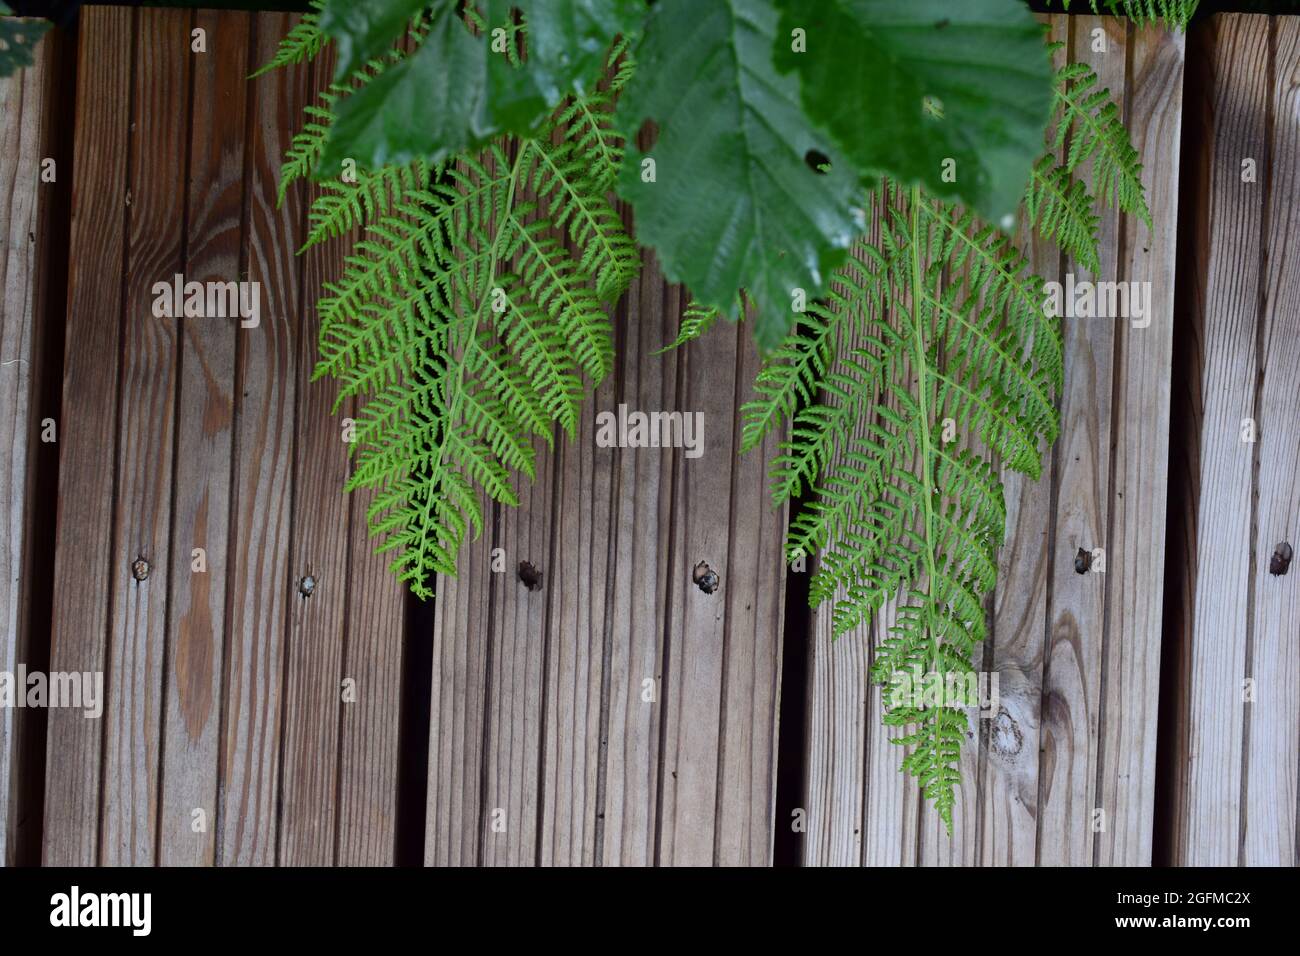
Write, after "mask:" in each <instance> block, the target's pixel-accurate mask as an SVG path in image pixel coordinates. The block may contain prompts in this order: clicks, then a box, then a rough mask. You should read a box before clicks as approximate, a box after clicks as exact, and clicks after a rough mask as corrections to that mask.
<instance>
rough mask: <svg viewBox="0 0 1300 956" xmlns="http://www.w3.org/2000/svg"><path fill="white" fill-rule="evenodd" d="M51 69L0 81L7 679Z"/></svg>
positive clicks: (17, 753) (23, 556) (21, 529)
mask: <svg viewBox="0 0 1300 956" xmlns="http://www.w3.org/2000/svg"><path fill="white" fill-rule="evenodd" d="M56 67H57V62H56V60H55V57H54V55H53V54H52V53H51V50H50V43H49V42H46V43H42V44H41V45H40V46H38V47H37V48H36V51H35V58H34V62H33V64H32V65H31V66H29V67H26V68H25V69H23V70H20V71H18V72H17V73H15V74H13V75H12V76H8V77H5V78H3V79H0V455H2V456H3V458H4V465H3V467H0V542H3V543H0V672H5V673H9V674H12V673H14V672H15V671H16V670H17V668H18V665H19V664H30V663H31V662H32V659H31V656H30V651H31V648H32V643H33V638H34V637H35V636H36V635H34V634H32V633H29V628H28V626H27V623H26V621H27V616H28V615H27V611H28V607H27V604H28V601H29V600H30V598H29V587H30V580H31V577H32V575H33V567H34V564H33V555H32V549H33V546H34V541H33V534H34V531H35V529H34V528H33V526H32V524H33V523H32V514H33V511H34V502H35V500H36V496H38V495H44V494H48V490H47V489H42V488H38V487H35V486H34V483H33V476H34V468H32V467H31V463H32V462H34V460H35V457H36V451H35V443H36V442H38V441H40V437H39V435H40V419H41V418H42V417H43V416H42V413H41V410H40V408H39V382H38V377H39V367H40V365H41V362H42V356H43V351H42V348H41V345H42V329H41V327H40V321H39V317H40V316H41V315H42V314H43V312H44V308H45V303H46V298H47V296H49V295H52V294H55V291H56V290H52V289H50V290H47V288H46V281H47V275H48V269H49V265H48V264H49V261H50V259H51V257H52V256H54V255H56V254H57V250H56V249H55V247H54V238H53V234H52V233H53V230H52V227H51V222H50V200H49V199H48V197H46V196H45V195H43V190H50V189H57V188H59V187H58V185H57V184H56V183H42V182H41V163H42V160H43V158H45V157H47V156H49V155H50V154H51V151H52V147H51V135H50V128H49V124H50V122H51V117H52V114H53V112H54V108H53V107H54V104H53V103H52V102H51V97H50V92H51V91H50V89H49V87H50V74H51V73H52V72H53V70H54V69H55V68H56ZM65 188H66V183H65ZM59 294H61V290H60V293H59ZM16 692H17V693H26V688H21V689H16ZM31 719H32V717H31V715H30V714H29V713H28V712H26V711H22V710H18V709H16V708H14V707H5V708H3V709H0V866H12V865H14V863H15V862H16V861H17V860H18V859H19V849H18V846H19V843H20V842H21V839H20V831H21V830H23V829H25V828H32V827H38V826H39V821H38V820H29V819H28V818H29V817H39V809H40V808H39V806H37V807H28V806H25V805H24V795H23V790H24V781H25V778H26V777H27V775H28V774H29V773H30V772H31V771H29V770H27V767H26V759H25V758H26V756H27V755H26V754H25V752H24V747H23V741H24V738H25V736H26V734H25V730H26V727H27V725H28V724H29V722H30V720H31ZM33 811H34V812H33Z"/></svg>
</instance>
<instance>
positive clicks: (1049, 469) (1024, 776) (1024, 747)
mask: <svg viewBox="0 0 1300 956" xmlns="http://www.w3.org/2000/svg"><path fill="white" fill-rule="evenodd" d="M1044 19H1045V20H1046V21H1047V22H1048V23H1049V37H1050V39H1051V40H1053V41H1061V42H1065V43H1066V44H1067V46H1066V47H1065V48H1062V49H1061V50H1058V51H1057V53H1056V55H1055V57H1054V59H1053V64H1054V66H1055V67H1058V68H1059V67H1060V66H1061V65H1062V64H1063V63H1064V62H1065V58H1066V54H1067V52H1068V50H1069V46H1068V43H1069V39H1070V37H1069V23H1070V21H1069V20H1067V19H1066V18H1064V17H1046V18H1044ZM1019 236H1020V240H1021V248H1022V249H1023V250H1024V251H1025V254H1026V256H1027V257H1028V259H1029V265H1030V268H1031V269H1033V271H1034V272H1035V273H1036V274H1038V275H1040V276H1042V277H1043V279H1044V280H1046V281H1049V282H1050V281H1061V280H1062V279H1063V278H1064V275H1063V271H1062V262H1061V252H1060V249H1059V248H1058V247H1057V246H1056V244H1055V243H1054V242H1052V241H1051V240H1048V239H1044V238H1043V237H1042V236H1040V235H1038V234H1037V233H1034V232H1032V231H1031V230H1029V229H1028V227H1027V225H1026V224H1025V223H1024V222H1023V215H1022V222H1021V225H1020V231H1019ZM1058 405H1059V400H1058ZM1056 472H1057V454H1056V452H1055V451H1052V452H1050V453H1048V454H1046V455H1044V456H1043V470H1042V474H1041V476H1040V477H1039V479H1038V480H1037V481H1034V480H1033V479H1031V478H1029V477H1027V476H1025V475H1022V474H1020V473H1019V472H1016V471H1013V470H1012V469H1010V468H1006V467H1003V468H1002V484H1003V493H1004V495H1005V500H1006V504H1007V531H1006V541H1005V543H1004V544H1003V546H1002V550H1001V552H1000V553H999V555H998V587H997V590H996V592H995V594H994V598H993V610H992V615H991V627H992V653H991V655H990V657H989V658H988V659H987V660H986V664H985V669H986V670H988V671H989V672H990V677H993V676H996V677H997V680H998V696H999V707H998V712H997V713H996V714H994V715H992V717H991V719H989V720H987V721H985V722H983V724H982V725H981V726H980V728H979V733H978V737H979V741H980V749H981V753H980V773H981V779H980V782H979V793H980V801H981V824H980V825H981V830H980V835H979V850H980V857H979V862H980V863H981V864H982V865H985V866H1032V865H1033V864H1034V862H1035V859H1036V856H1037V852H1038V819H1039V799H1038V788H1039V780H1040V774H1041V771H1040V767H1039V763H1040V754H1039V748H1040V740H1041V726H1042V700H1043V654H1044V648H1045V646H1046V639H1047V620H1048V618H1047V595H1048V588H1049V581H1050V580H1051V577H1052V574H1053V573H1054V572H1056V571H1058V570H1059V571H1060V572H1064V573H1069V572H1070V571H1071V569H1072V561H1071V560H1070V559H1069V556H1068V555H1067V556H1066V557H1065V558H1064V559H1063V558H1062V556H1061V554H1058V549H1057V548H1055V547H1054V545H1053V539H1052V536H1051V532H1052V516H1053V514H1054V511H1055V507H1054V502H1053V499H1052V488H1053V486H1054V485H1055V484H1056ZM1063 560H1064V562H1065V563H1062V561H1063Z"/></svg>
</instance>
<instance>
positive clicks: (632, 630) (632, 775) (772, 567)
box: [426, 265, 784, 865]
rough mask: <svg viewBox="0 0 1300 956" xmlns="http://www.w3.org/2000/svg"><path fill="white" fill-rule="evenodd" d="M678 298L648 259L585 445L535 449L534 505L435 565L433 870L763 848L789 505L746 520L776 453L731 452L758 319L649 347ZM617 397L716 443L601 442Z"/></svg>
mask: <svg viewBox="0 0 1300 956" xmlns="http://www.w3.org/2000/svg"><path fill="white" fill-rule="evenodd" d="M681 306H682V299H681V293H680V290H677V289H670V288H668V287H666V286H665V284H664V281H663V278H662V276H661V275H660V274H659V273H658V270H657V269H656V268H654V266H653V265H647V268H646V271H645V273H644V274H643V275H642V276H641V278H640V279H639V280H638V282H637V283H635V284H634V287H633V289H632V290H631V291H630V292H629V294H628V296H627V297H626V298H625V299H624V300H623V302H622V303H621V304H620V306H619V308H618V310H617V311H616V323H617V331H616V335H617V338H618V341H619V346H620V347H619V352H618V354H619V356H620V358H619V361H620V365H619V369H618V373H617V376H616V378H615V380H614V381H613V382H610V383H606V384H605V385H603V386H602V387H601V389H600V391H599V392H598V393H597V397H596V399H595V400H594V401H593V402H589V403H588V405H587V407H586V408H585V409H584V413H583V418H582V421H581V424H580V427H579V430H578V434H579V441H580V442H582V444H580V445H575V444H572V443H568V440H567V438H566V439H563V441H562V442H561V450H560V451H559V452H558V453H551V452H546V451H543V453H542V454H541V455H540V456H539V460H538V463H539V467H538V478H537V481H536V482H535V483H534V484H532V485H524V486H522V487H521V489H520V497H521V506H520V507H519V508H518V509H505V508H497V509H493V514H492V517H491V520H490V522H489V523H488V526H487V528H486V529H485V532H484V537H483V539H482V540H481V541H480V542H477V543H475V544H473V545H471V546H470V547H469V548H467V549H466V552H465V554H463V555H462V557H461V562H460V569H461V570H460V574H459V576H458V577H457V578H456V579H454V580H444V579H439V582H438V598H437V601H438V609H437V612H436V614H435V618H436V623H435V635H434V639H435V663H434V689H433V706H432V715H431V716H432V720H433V722H434V723H433V729H432V732H431V741H430V766H429V778H430V784H429V808H428V833H427V840H426V861H427V862H429V863H454V862H482V863H485V864H499V863H506V864H520V863H533V862H541V863H544V864H553V863H593V862H600V863H605V864H610V865H613V864H629V865H646V864H653V863H656V862H662V863H665V864H668V863H678V864H680V863H704V864H709V863H713V862H715V861H724V862H767V861H769V860H770V857H771V842H772V829H771V816H772V808H773V801H774V796H775V742H776V740H775V726H776V707H777V694H778V687H777V680H778V670H777V669H778V667H779V656H778V654H779V652H778V643H779V637H778V635H779V627H780V618H781V609H782V604H781V602H782V597H783V590H784V587H783V576H784V572H783V563H782V558H781V552H780V547H781V534H780V533H779V532H780V530H783V528H784V517H783V514H782V513H780V512H774V513H771V514H766V513H763V512H760V513H759V514H758V515H755V516H754V517H753V518H747V519H745V520H741V519H739V518H735V519H734V523H733V516H732V512H731V508H730V505H731V502H733V501H735V500H753V501H756V502H757V501H758V500H759V496H760V495H761V494H762V492H763V489H762V485H763V467H764V463H765V459H761V458H759V457H758V456H757V455H756V457H755V460H754V461H753V462H746V463H745V465H744V466H743V467H744V470H743V471H735V472H733V466H732V462H733V460H734V458H735V453H736V452H737V448H736V447H735V445H736V441H737V435H738V433H737V432H736V427H737V425H736V423H737V421H738V405H737V400H738V399H739V400H742V401H743V400H744V397H745V395H746V386H745V384H744V383H743V382H742V381H741V378H744V377H746V376H748V377H749V378H752V374H753V373H754V372H755V371H756V368H757V365H756V363H757V355H756V353H755V354H750V353H751V351H752V345H751V344H750V342H749V338H748V331H747V330H746V329H743V328H737V327H735V326H730V325H725V326H719V327H718V328H716V329H714V330H713V332H711V333H710V339H711V341H710V342H708V343H705V345H703V346H700V347H698V350H697V351H695V352H692V353H691V355H692V356H694V368H691V361H692V360H691V359H690V358H684V357H683V356H685V355H686V353H673V354H670V355H668V356H656V355H653V354H652V353H653V351H654V350H655V349H656V348H658V347H659V346H660V345H662V344H663V343H664V342H666V341H670V340H671V338H672V337H673V335H674V334H675V331H676V326H677V322H678V316H679V314H680V309H681ZM710 346H711V348H710ZM742 350H743V351H742ZM679 381H680V383H681V384H680V385H679V384H678V382H679ZM679 390H680V391H679ZM679 394H681V395H690V396H692V397H691V398H689V399H681V400H679V399H678V398H677V396H678V395H679ZM620 404H622V405H626V406H627V408H628V409H629V411H635V410H642V411H673V410H680V411H683V412H692V411H701V412H703V416H704V423H705V436H704V437H705V454H704V455H703V456H702V457H701V458H698V459H697V458H689V459H688V458H686V456H685V453H684V450H682V449H671V450H669V449H609V448H603V447H597V446H596V444H595V438H596V428H595V417H596V415H597V414H598V413H604V412H608V413H611V414H614V415H617V414H618V406H619V405H620ZM768 450H769V451H770V450H771V449H768ZM724 466H725V467H724ZM738 467H739V466H738ZM710 483H712V484H710ZM570 503H571V506H570ZM768 510H769V511H770V509H768ZM495 548H500V549H502V550H501V554H502V556H503V557H502V558H501V561H503V562H504V568H505V570H504V573H493V572H492V570H491V569H492V550H493V549H495ZM697 552H698V553H697ZM700 560H705V561H707V562H708V563H709V564H710V565H711V566H712V567H713V568H714V569H715V570H716V571H717V572H718V574H719V575H720V576H721V578H722V582H723V586H722V588H721V589H720V590H719V591H717V592H715V593H713V594H706V593H705V592H704V591H702V590H701V589H699V588H698V587H696V586H695V584H694V583H693V581H692V570H693V568H694V566H695V564H696V563H697V562H698V561H700ZM521 561H528V562H529V563H531V564H533V565H534V566H535V567H537V568H538V569H539V570H541V572H542V575H543V577H542V587H541V589H540V590H539V591H529V590H528V589H527V588H526V587H525V586H524V585H523V584H522V583H521V582H520V581H519V579H518V572H517V569H518V565H519V562H521ZM733 564H735V565H736V566H737V567H755V568H757V569H758V570H757V573H751V572H748V571H737V572H736V574H735V575H734V576H733V575H729V574H728V568H729V567H730V566H732V565H733ZM498 566H500V563H499V564H498ZM747 577H748V580H746V578H747ZM733 578H734V580H733ZM733 591H734V593H733ZM692 595H694V597H693V596H692ZM665 639H666V640H667V642H668V646H667V648H665V643H664V642H665ZM665 659H666V660H667V664H666V665H665ZM665 720H666V721H668V723H667V724H664V723H663V721H665ZM661 747H662V748H663V756H662V758H661V756H660V749H661ZM661 793H662V795H663V796H662V804H661V803H660V794H661ZM494 824H496V825H497V826H495V827H494ZM498 827H499V828H500V829H498Z"/></svg>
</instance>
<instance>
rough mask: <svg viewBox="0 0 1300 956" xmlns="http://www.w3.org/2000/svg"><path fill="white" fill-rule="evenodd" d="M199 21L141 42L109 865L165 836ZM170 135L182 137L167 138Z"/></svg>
mask: <svg viewBox="0 0 1300 956" xmlns="http://www.w3.org/2000/svg"><path fill="white" fill-rule="evenodd" d="M189 23H190V17H189V15H188V14H187V13H184V12H181V11H153V10H150V11H143V12H141V13H140V15H139V21H138V26H137V30H136V46H135V50H134V71H133V72H134V77H135V110H134V135H133V137H132V140H131V159H130V176H129V179H130V187H129V188H130V197H131V202H130V212H129V216H128V218H129V225H128V241H129V246H130V248H129V253H128V255H129V261H130V270H129V273H128V275H127V277H126V304H125V313H124V319H123V321H124V326H123V330H122V370H121V375H122V381H121V387H120V396H119V399H118V402H119V408H118V418H117V420H118V423H119V434H118V440H119V442H120V445H119V449H118V462H117V509H116V512H115V515H114V521H115V530H114V539H115V540H116V541H118V542H119V545H118V551H119V552H124V553H125V556H126V559H125V561H120V562H118V563H119V564H125V565H126V567H125V570H124V571H123V572H122V573H117V574H114V576H113V579H114V583H115V592H114V595H113V598H112V607H113V618H112V631H111V633H110V635H109V644H108V647H109V653H108V672H109V673H110V674H112V675H115V679H114V680H113V681H112V683H111V685H110V686H109V695H108V702H107V707H106V709H105V713H104V720H105V721H106V726H105V731H104V793H103V820H102V828H103V829H102V833H101V837H100V839H101V843H102V846H101V848H100V862H101V863H102V864H104V865H110V866H141V865H151V864H152V863H153V862H154V858H155V857H154V853H155V847H156V842H157V824H158V820H157V810H158V783H159V780H158V775H159V758H160V754H161V751H162V749H163V748H162V746H161V743H160V739H161V736H162V729H163V728H162V691H163V676H164V675H163V666H164V665H163V659H164V658H163V655H164V645H165V641H166V626H167V595H168V582H169V577H170V572H171V571H173V570H174V569H175V566H176V562H175V561H173V558H172V554H171V549H170V541H169V532H170V530H171V528H170V521H171V493H172V456H173V439H174V435H175V421H174V413H175V387H176V329H177V327H178V326H177V323H178V321H179V320H178V319H175V318H172V317H158V316H156V315H155V314H154V309H153V304H154V299H155V295H154V291H153V286H154V283H156V282H166V283H168V284H169V285H170V284H171V283H172V281H173V277H174V276H175V274H176V273H178V272H180V271H182V268H183V258H182V257H183V251H182V250H183V246H182V243H183V242H184V238H183V234H182V233H183V229H184V223H185V187H184V177H185V170H184V168H183V167H184V164H185V155H186V153H185V150H184V147H183V144H184V143H185V141H186V135H187V133H188V130H189V125H188V123H189V103H188V94H189V69H190V62H189V61H190V58H191V54H190V41H189ZM159 143H167V144H174V145H175V146H178V147H181V148H179V149H164V150H159V148H158V144H159ZM136 559H141V560H144V561H145V562H147V563H148V564H149V565H150V570H149V573H148V576H147V577H145V578H144V579H143V580H137V579H136V578H135V577H134V576H133V575H132V574H131V572H130V565H131V562H132V561H134V560H136ZM186 563H188V562H186ZM182 567H184V565H182ZM186 571H187V572H188V568H186Z"/></svg>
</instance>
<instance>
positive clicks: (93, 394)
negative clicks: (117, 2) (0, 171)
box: [42, 7, 135, 866]
mask: <svg viewBox="0 0 1300 956" xmlns="http://www.w3.org/2000/svg"><path fill="white" fill-rule="evenodd" d="M134 23H135V14H134V13H133V12H132V11H130V10H126V9H122V8H108V7H97V8H92V9H88V10H86V11H85V12H84V17H83V20H82V23H81V43H80V51H79V58H78V70H77V116H76V124H77V129H78V131H79V133H80V135H79V136H77V137H76V140H75V147H74V168H73V184H72V188H73V203H72V207H73V209H74V213H73V218H72V237H71V248H73V249H94V250H95V254H94V255H93V256H89V255H88V256H71V257H70V261H69V267H68V324H67V339H66V344H65V359H64V374H63V414H62V418H61V421H60V422H59V423H58V427H59V445H60V461H59V514H58V530H57V532H56V540H55V553H56V558H55V569H54V583H55V586H54V612H53V620H52V622H51V638H50V641H51V646H50V668H51V670H57V671H79V672H89V673H91V674H102V673H103V671H104V669H105V658H106V641H107V636H108V628H109V622H110V620H112V608H111V607H110V603H109V602H110V594H111V593H112V591H113V589H114V585H115V582H116V581H118V580H119V579H124V578H126V577H127V576H129V575H130V573H131V572H130V565H131V561H132V560H133V559H134V556H130V557H128V556H127V555H126V554H125V553H124V552H123V551H122V549H121V548H115V547H114V544H115V542H114V539H113V533H112V524H113V506H114V482H113V476H114V464H115V461H116V455H117V421H116V417H117V394H118V378H119V368H118V363H117V360H116V359H117V356H118V354H119V348H120V334H121V303H122V296H123V281H122V277H123V276H124V275H125V273H126V264H127V263H126V248H125V247H126V241H125V216H126V214H127V202H126V199H127V188H128V183H127V156H128V150H129V129H130V124H131V104H132V89H131V81H130V77H131V71H130V68H129V62H128V61H129V57H130V56H131V51H132V50H133V49H134ZM111 679H112V678H111V675H107V677H106V681H111ZM103 734H104V725H103V723H102V722H101V721H97V720H87V719H86V718H85V717H84V716H83V715H82V714H81V712H79V711H76V710H70V709H63V708H56V709H52V710H51V711H50V712H49V718H48V730H47V738H46V742H47V746H46V788H45V823H44V826H45V836H44V841H43V844H44V848H43V854H42V856H43V860H44V862H45V863H46V864H48V865H82V866H88V865H93V864H94V863H95V862H97V857H98V852H97V851H98V843H99V807H100V799H99V798H100V774H101V757H102V752H103V751H102V748H103Z"/></svg>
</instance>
